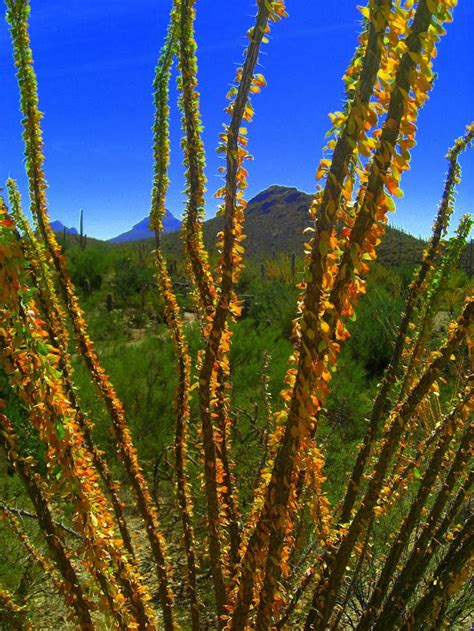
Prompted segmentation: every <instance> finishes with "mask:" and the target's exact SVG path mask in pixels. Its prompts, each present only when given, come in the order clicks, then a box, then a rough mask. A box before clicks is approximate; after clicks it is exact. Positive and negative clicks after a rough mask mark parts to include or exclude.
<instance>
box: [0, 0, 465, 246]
mask: <svg viewBox="0 0 474 631" xmlns="http://www.w3.org/2000/svg"><path fill="white" fill-rule="evenodd" d="M360 2H361V0H359V3H360ZM169 4H170V3H169V1H166V2H164V1H163V0H133V1H132V0H32V15H31V37H32V43H33V50H34V57H35V63H36V71H37V74H38V78H39V86H40V106H41V109H42V110H43V111H44V112H45V119H44V134H45V141H46V173H47V179H48V182H49V185H50V189H49V200H50V209H51V217H52V219H60V220H61V221H63V222H64V223H65V224H66V225H68V226H71V225H75V226H77V223H78V214H79V209H80V208H83V209H84V213H85V227H86V232H87V233H88V234H90V235H92V236H96V237H99V238H109V237H112V236H114V235H116V234H118V233H120V232H123V231H125V230H127V229H129V228H130V226H131V225H132V224H134V223H136V222H137V221H139V220H140V219H141V218H143V217H144V216H145V215H147V213H148V207H149V197H150V182H151V175H152V161H151V131H150V127H151V124H152V117H153V108H152V96H151V83H152V80H153V72H154V66H155V63H156V58H157V55H158V51H159V49H160V46H161V43H162V38H163V35H164V33H165V30H166V24H167V12H168V9H169ZM356 4H357V2H356V1H355V0H326V1H325V2H318V1H316V0H288V1H287V8H288V12H289V14H290V17H289V19H287V20H284V21H283V22H280V23H279V24H277V25H275V26H274V28H273V31H272V37H271V41H270V44H268V45H266V46H265V47H264V48H265V52H264V55H263V56H262V58H261V66H262V67H261V71H262V72H263V73H264V74H265V76H266V78H267V81H268V87H267V88H265V89H264V90H263V92H262V93H261V94H260V95H257V96H256V97H254V100H253V103H254V106H255V109H256V117H255V120H254V123H252V125H251V127H250V130H249V138H250V151H251V152H252V153H253V155H254V156H255V161H254V162H252V163H250V164H249V167H250V169H249V170H250V186H249V189H248V194H247V197H248V198H250V197H251V196H253V195H255V194H256V193H258V192H259V191H260V190H262V189H263V188H265V187H267V186H269V185H270V184H274V183H278V184H286V185H290V186H296V187H298V188H300V189H302V190H305V191H309V192H311V191H313V190H314V185H315V184H314V172H315V168H316V165H317V163H318V160H319V158H320V157H321V147H322V146H323V144H324V134H325V133H326V131H327V129H328V126H329V121H328V118H327V113H328V112H330V111H334V110H336V109H339V108H340V105H341V99H342V94H343V90H342V82H341V76H342V74H343V71H344V69H345V67H346V65H347V63H348V61H349V59H350V58H351V55H352V53H353V50H354V46H355V44H356V39H357V34H358V32H359V27H360V24H359V21H360V14H359V12H358V11H357V10H356ZM197 8H198V17H197V38H198V44H199V51H198V52H199V81H200V88H201V92H202V114H203V119H204V125H205V132H204V140H205V144H206V147H207V152H208V168H207V175H208V178H209V184H208V188H209V194H208V197H209V203H208V209H207V210H208V216H212V215H213V214H214V213H215V208H216V204H215V200H213V198H212V193H213V192H214V191H215V189H216V188H218V186H219V179H218V178H217V176H216V174H217V167H218V166H219V164H220V160H219V158H218V156H217V155H216V154H215V147H216V143H217V137H218V133H219V132H220V130H221V125H222V121H223V120H225V117H224V114H223V107H224V106H225V94H226V92H227V89H228V86H229V83H230V82H231V81H232V79H233V75H234V71H235V65H236V64H237V63H239V62H240V61H241V57H242V49H243V46H244V44H245V38H244V37H243V35H244V34H245V32H246V30H247V29H248V28H249V26H250V25H251V23H252V16H253V15H254V13H255V2H254V1H251V0H240V1H239V2H235V1H234V0H221V1H220V2H217V1H216V0H199V1H198V3H197ZM473 24H474V2H473V0H460V1H459V6H458V7H457V9H456V10H455V20H454V23H452V24H450V25H448V34H447V36H445V37H444V38H443V40H442V42H441V44H440V48H439V54H438V58H437V59H436V65H435V68H436V71H437V72H438V73H439V78H438V80H437V82H436V85H435V89H434V91H433V93H432V96H431V98H430V100H429V101H428V103H427V104H426V105H425V108H424V110H423V111H422V113H421V115H420V119H419V133H418V146H417V147H416V149H415V150H414V151H413V160H412V170H411V172H409V173H408V174H406V175H405V176H404V180H403V182H402V185H403V189H404V190H405V198H404V199H403V200H401V201H400V202H399V203H398V208H397V213H396V215H395V216H394V217H393V222H394V223H395V224H396V225H401V226H403V227H404V228H405V229H406V230H408V231H410V232H412V233H415V234H423V235H426V234H427V233H428V232H429V229H430V226H431V223H432V219H433V216H434V213H435V211H436V207H437V203H438V200H439V197H440V194H441V188H442V182H443V178H444V174H445V171H446V163H445V160H444V158H443V156H444V154H445V152H446V149H447V148H448V147H449V146H450V145H451V143H452V141H453V139H454V138H456V137H457V136H459V135H460V134H461V133H463V130H464V126H465V124H467V123H468V122H469V121H470V120H472V119H474V107H473V103H474V81H473V77H474V42H473V40H474V38H473V34H472V25H473ZM0 77H1V83H0V181H1V182H3V181H4V180H5V179H6V177H8V176H12V177H15V178H17V179H19V180H20V183H21V186H22V189H23V190H24V173H23V164H22V145H21V139H20V132H21V129H20V117H19V113H18V94H17V87H16V80H15V78H14V72H13V64H12V58H11V49H10V42H9V36H8V31H7V26H6V23H5V22H4V21H3V22H2V23H0ZM172 131H173V135H174V138H173V142H172V162H173V164H172V169H171V179H172V186H171V190H170V195H169V204H168V206H169V209H170V210H171V212H173V213H174V214H175V215H176V216H178V217H179V216H180V214H181V212H182V209H183V199H182V196H181V191H182V189H183V179H182V175H181V152H180V148H179V140H180V137H181V131H180V125H179V117H178V114H177V111H176V108H175V109H174V111H173V117H172ZM463 174H464V179H463V183H462V185H461V189H460V193H459V196H458V206H457V208H458V210H457V213H456V215H457V216H459V215H460V214H461V213H462V212H468V211H472V210H473V207H474V203H473V202H474V148H473V149H471V152H470V154H469V155H466V156H465V157H464V158H463Z"/></svg>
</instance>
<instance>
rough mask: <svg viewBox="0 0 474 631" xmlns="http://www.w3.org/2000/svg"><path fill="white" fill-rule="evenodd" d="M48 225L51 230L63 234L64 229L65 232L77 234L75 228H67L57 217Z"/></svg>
mask: <svg viewBox="0 0 474 631" xmlns="http://www.w3.org/2000/svg"><path fill="white" fill-rule="evenodd" d="M49 225H50V226H51V230H53V231H54V232H60V233H61V234H64V231H66V234H79V233H78V232H77V230H76V228H67V227H66V226H65V225H64V224H63V223H62V222H61V221H59V220H58V219H57V220H56V221H52V222H51V223H50V224H49Z"/></svg>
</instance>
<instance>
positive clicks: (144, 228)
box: [109, 210, 181, 243]
mask: <svg viewBox="0 0 474 631" xmlns="http://www.w3.org/2000/svg"><path fill="white" fill-rule="evenodd" d="M180 228H181V222H180V221H179V220H178V219H176V217H175V216H174V215H172V214H171V213H170V212H169V211H168V210H167V211H166V215H165V216H164V218H163V234H167V233H169V232H175V231H176V230H179V229H180ZM153 236H154V235H153V231H152V230H150V219H149V218H148V217H145V218H144V219H142V220H141V221H139V222H138V223H136V224H135V225H134V226H133V228H132V229H131V230H128V231H127V232H123V233H122V234H119V235H118V236H116V237H113V239H109V242H110V243H126V242H128V241H142V240H143V239H150V238H152V237H153Z"/></svg>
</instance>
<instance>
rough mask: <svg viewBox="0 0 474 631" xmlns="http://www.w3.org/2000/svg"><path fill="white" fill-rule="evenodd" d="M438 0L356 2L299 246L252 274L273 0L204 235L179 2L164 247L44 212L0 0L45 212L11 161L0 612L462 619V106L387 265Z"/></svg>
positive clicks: (192, 58) (281, 622)
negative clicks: (174, 173) (250, 184)
mask: <svg viewBox="0 0 474 631" xmlns="http://www.w3.org/2000/svg"><path fill="white" fill-rule="evenodd" d="M454 5H455V0H418V1H413V0H405V1H401V0H400V1H398V0H396V1H392V0H369V2H368V3H367V5H366V6H364V7H361V8H360V10H361V14H362V30H361V33H360V37H359V43H358V47H357V49H356V50H355V52H354V56H353V58H352V59H351V60H350V63H349V65H348V67H347V71H346V73H345V75H344V84H345V93H346V102H345V104H344V107H343V108H342V110H341V111H337V112H334V113H333V114H331V115H330V120H331V123H332V127H331V129H330V130H329V133H328V136H327V145H326V147H325V150H324V158H323V159H322V160H321V161H320V163H319V166H318V169H317V179H318V184H317V189H316V191H315V194H314V197H313V199H312V202H311V205H310V208H309V222H308V226H307V227H306V228H305V231H306V232H305V234H306V242H305V243H304V246H303V251H301V252H300V251H298V252H296V251H295V252H294V254H293V253H290V254H289V253H288V252H286V253H282V254H279V255H276V254H275V255H273V256H272V255H271V254H270V253H269V252H265V254H264V256H263V257H262V259H261V260H260V259H258V258H253V259H251V260H250V261H249V263H248V265H247V266H244V260H245V219H246V207H247V202H246V200H245V190H246V186H247V172H246V169H245V163H246V160H247V159H248V158H249V157H250V155H249V153H248V138H249V135H250V131H251V122H252V117H253V113H254V109H253V100H254V95H256V94H257V93H258V92H259V91H260V90H262V89H264V88H265V86H266V81H265V78H264V77H263V76H262V75H261V74H260V73H259V72H258V71H257V70H258V69H257V62H258V59H259V55H260V53H261V49H262V48H263V47H265V46H267V45H268V40H269V34H270V31H271V30H273V29H280V28H281V29H284V20H285V18H286V17H287V16H286V11H285V6H284V3H283V1H282V0H258V2H257V11H256V17H255V22H254V25H253V26H252V28H251V29H250V30H249V32H248V34H247V36H248V42H247V47H246V50H245V53H244V59H243V61H242V65H241V66H240V67H239V68H238V70H237V72H236V76H235V81H234V84H233V86H232V87H231V89H230V90H229V92H228V94H227V99H228V101H227V106H226V110H225V112H226V116H227V122H226V124H225V128H224V131H223V133H222V135H221V137H220V145H219V149H218V151H219V152H220V153H221V154H222V158H223V163H222V168H221V171H222V186H221V188H220V189H219V190H218V191H217V193H216V195H217V197H219V198H220V199H221V200H222V203H221V207H220V211H219V213H218V214H219V218H218V219H217V220H216V222H217V223H215V224H213V225H214V226H215V227H216V228H217V230H218V232H217V235H216V239H217V241H216V243H215V247H214V248H212V250H211V249H210V248H209V239H210V236H211V237H212V236H213V235H212V234H211V235H209V232H208V233H207V235H206V238H205V235H204V230H203V223H204V219H205V198H204V192H205V187H206V180H205V176H204V165H205V151H204V145H203V141H202V137H201V125H202V123H201V116H200V103H199V96H200V95H199V92H198V87H197V59H196V42H195V38H194V20H195V11H196V8H198V6H197V7H196V3H195V2H194V1H193V0H175V1H174V3H173V7H172V10H171V15H170V22H169V29H168V34H167V38H166V41H165V42H164V45H163V48H162V50H161V53H160V56H159V61H158V64H157V67H156V75H155V81H154V105H155V119H154V124H153V156H154V178H153V182H152V187H151V188H152V190H151V204H150V225H151V226H152V228H153V230H154V232H155V241H154V244H153V246H152V247H151V246H149V245H147V244H142V245H140V246H138V248H137V249H134V250H133V251H132V250H131V249H129V250H126V248H124V247H122V248H121V249H120V248H116V249H111V248H106V247H105V246H102V245H100V244H97V243H94V241H93V240H91V239H87V240H85V239H84V238H83V234H82V230H81V234H80V239H78V240H72V239H68V238H67V237H66V234H64V235H61V234H59V235H58V234H55V232H54V231H53V230H52V229H51V227H50V217H49V213H48V200H47V185H46V176H45V172H44V169H43V162H44V155H43V137H42V131H41V119H42V114H41V112H40V109H39V100H38V88H37V83H36V75H35V71H34V67H33V56H32V51H31V45H30V39H29V32H28V18H29V12H30V5H29V2H28V1H27V0H6V6H7V20H8V24H9V27H10V32H11V38H12V46H13V55H14V61H15V66H16V70H17V77H18V87H19V94H20V109H21V112H22V116H23V119H22V123H23V141H24V147H25V167H26V173H27V177H28V183H29V209H30V212H31V215H32V217H33V225H30V222H29V221H28V220H27V218H26V216H25V214H24V211H23V202H22V199H21V197H20V193H19V190H18V187H17V184H16V182H15V181H14V180H13V179H9V180H8V182H7V183H6V195H5V196H4V197H2V198H1V200H0V352H1V355H0V356H1V365H0V437H1V440H2V443H3V448H4V451H3V453H4V454H5V463H4V465H5V467H4V468H5V471H4V472H3V473H0V475H1V476H2V478H1V479H0V487H1V488H2V497H1V498H0V517H1V521H0V541H1V544H2V546H3V548H4V549H5V550H6V554H5V555H4V556H5V558H4V559H2V560H1V561H0V626H1V627H2V628H5V629H53V628H65V629H69V628H71V629H74V628H81V629H87V630H90V629H115V628H119V629H158V628H164V629H166V630H167V631H172V630H174V629H179V628H181V629H192V630H193V631H198V630H199V629H202V630H204V629H228V630H233V631H237V630H243V629H256V630H258V631H267V630H270V629H305V630H308V631H309V630H310V629H320V630H323V629H358V630H359V631H363V630H369V629H371V630H380V631H382V630H384V631H385V630H390V629H407V630H408V629H414V630H421V629H443V628H453V629H454V628H459V629H462V628H466V625H467V624H469V622H468V621H469V616H470V615H471V614H472V611H473V604H474V597H473V594H472V586H471V585H470V573H471V571H472V560H473V545H474V539H473V532H474V529H473V514H472V509H471V506H470V502H469V498H470V490H471V485H472V481H473V473H472V455H471V450H472V432H473V426H472V408H473V375H472V359H473V357H472V352H473V348H472V329H473V315H474V313H473V312H474V300H473V298H472V285H471V284H470V281H469V279H468V274H466V271H464V270H463V269H462V268H460V267H459V264H460V260H461V258H462V256H463V253H464V256H465V252H466V245H467V243H468V240H469V235H470V230H471V225H472V222H471V218H470V217H469V216H464V217H462V219H461V221H460V223H459V225H458V226H457V227H456V229H455V230H454V231H451V232H448V230H449V223H450V218H451V215H452V213H453V209H454V204H455V193H456V187H457V186H458V185H459V183H460V180H461V170H460V160H461V159H462V154H463V152H464V151H466V150H468V149H469V146H470V144H471V143H472V140H473V138H474V125H473V124H472V123H471V124H469V125H468V126H467V128H466V129H465V131H464V132H463V135H461V136H460V137H459V138H458V139H456V140H454V139H453V145H452V147H451V148H450V149H449V151H448V153H447V175H446V180H445V182H444V186H443V184H442V183H440V203H439V207H438V209H437V212H436V216H435V220H434V224H433V231H432V236H431V239H430V240H429V242H427V243H425V244H424V245H423V251H422V252H420V253H419V255H418V256H417V257H415V259H416V263H417V264H416V265H415V264H414V263H415V260H410V262H409V264H408V265H406V266H405V267H403V266H402V264H401V261H400V260H398V261H395V266H392V267H385V266H382V265H380V264H379V263H377V262H376V259H377V255H378V252H379V246H381V244H383V241H384V236H385V233H386V231H387V222H388V214H389V213H390V212H392V211H393V210H394V209H395V203H394V198H397V197H400V196H401V195H402V191H401V188H400V185H401V178H402V175H403V172H404V171H406V170H407V169H408V168H409V166H410V150H411V149H412V148H413V146H414V144H415V137H416V131H417V126H416V125H417V117H418V113H419V110H420V109H421V108H422V106H423V105H424V103H425V101H426V99H427V98H428V96H429V93H430V90H431V89H432V86H433V79H434V75H433V68H432V63H433V58H434V57H435V55H436V47H437V44H438V41H439V40H440V38H441V37H442V36H443V35H444V34H445V30H444V25H445V23H446V22H449V21H450V20H451V19H452V11H453V8H454ZM173 64H176V65H177V70H178V75H179V78H178V88H179V94H180V96H179V108H180V112H181V118H182V128H183V139H182V148H183V156H184V157H183V166H184V170H185V176H186V199H187V203H186V212H185V218H184V221H183V227H182V231H181V245H182V250H183V254H182V256H181V258H179V259H178V258H177V257H178V256H179V255H178V254H177V245H176V242H174V243H171V242H170V240H169V239H168V240H167V239H165V238H163V235H162V219H163V217H164V215H165V213H166V195H167V189H168V184H169V181H168V169H169V161H170V149H169V147H170V138H169V137H170V123H169V121H170V103H169V100H170V89H169V83H170V77H171V69H172V67H173ZM466 122H468V121H466ZM461 131H462V130H460V132H461ZM285 194H287V193H285ZM292 195H293V199H295V194H294V193H292ZM267 201H268V200H267ZM290 201H291V200H290ZM261 202H262V200H260V203H261ZM296 243H297V242H292V245H291V247H292V248H293V246H295V247H296V245H295V244H296ZM400 256H401V254H399V258H400ZM392 262H393V261H392ZM189 314H192V317H188V316H189ZM440 314H442V315H443V317H442V318H441V319H440ZM131 320H134V324H133V323H132V322H131ZM131 327H133V328H135V329H137V330H140V332H141V333H140V335H138V336H136V337H135V338H130V336H129V335H128V331H129V329H130V328H131ZM124 403H125V404H124Z"/></svg>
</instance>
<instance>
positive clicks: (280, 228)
mask: <svg viewBox="0 0 474 631" xmlns="http://www.w3.org/2000/svg"><path fill="white" fill-rule="evenodd" d="M311 201H312V195H309V194H308V193H304V192H302V191H299V190H298V189H296V188H293V187H287V186H278V185H274V186H270V187H269V188H267V189H265V190H264V191H262V192H261V193H259V194H258V195H256V196H255V197H254V198H252V199H251V200H250V201H249V203H248V206H247V213H246V223H245V233H246V235H247V238H246V239H245V242H244V245H245V249H246V253H247V255H248V256H249V257H253V258H269V257H272V256H274V255H275V254H278V253H285V254H292V253H293V252H296V254H297V255H300V254H302V252H303V244H304V242H305V241H306V240H307V235H305V234H304V233H303V230H304V229H305V228H306V227H308V226H309V225H311V220H310V218H309V215H308V209H309V206H310V204H311ZM222 227H223V220H222V218H221V217H215V218H213V219H209V220H208V221H206V222H205V224H204V239H205V242H206V245H207V247H208V248H209V250H210V251H211V252H212V251H213V250H214V248H215V245H214V244H215V240H216V234H217V233H218V232H219V230H222ZM163 244H164V247H165V248H166V250H168V252H169V253H170V254H172V255H174V256H179V248H180V247H181V246H180V242H179V233H173V234H169V235H167V236H166V237H165V239H164V240H163ZM423 247H424V241H423V240H421V239H417V238H415V237H413V236H411V235H409V234H406V233H404V232H402V231H401V230H398V229H396V228H392V227H388V229H387V233H386V236H385V238H384V240H383V242H382V244H381V246H380V248H379V258H380V261H381V262H382V263H384V264H385V265H390V266H391V265H396V266H398V265H400V264H402V263H403V264H407V265H414V264H416V263H417V262H418V261H419V259H420V256H421V252H422V250H423Z"/></svg>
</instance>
